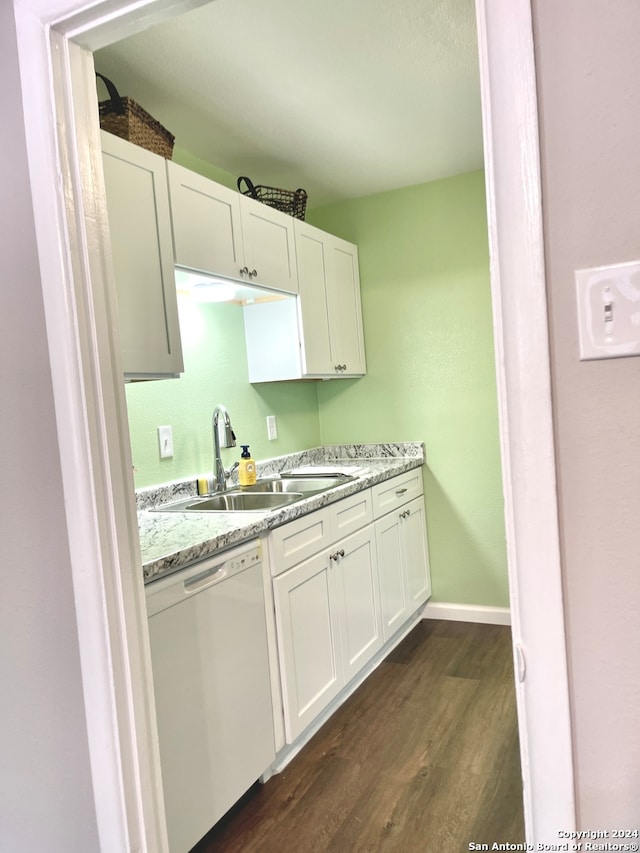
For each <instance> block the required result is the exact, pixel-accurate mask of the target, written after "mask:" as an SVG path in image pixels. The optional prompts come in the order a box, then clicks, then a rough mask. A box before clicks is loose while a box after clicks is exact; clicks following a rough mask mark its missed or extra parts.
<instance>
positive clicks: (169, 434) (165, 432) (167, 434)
mask: <svg viewBox="0 0 640 853" xmlns="http://www.w3.org/2000/svg"><path fill="white" fill-rule="evenodd" d="M158 447H159V448H160V459H170V458H171V457H172V456H173V430H172V429H171V427H170V426H159V427H158Z"/></svg>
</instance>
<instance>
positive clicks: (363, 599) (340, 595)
mask: <svg viewBox="0 0 640 853" xmlns="http://www.w3.org/2000/svg"><path fill="white" fill-rule="evenodd" d="M273 586H274V601H275V610H276V627H277V631H278V643H279V651H280V667H281V678H282V688H283V704H284V722H285V732H286V739H287V743H293V742H294V741H295V740H296V738H297V737H298V736H299V735H300V734H301V733H302V732H303V731H304V729H305V728H306V727H307V726H308V725H309V724H310V723H312V722H313V720H314V719H315V718H316V717H317V716H318V714H319V713H320V712H321V711H322V710H323V709H324V708H326V707H327V705H328V704H329V703H330V702H331V701H332V700H333V699H334V698H335V697H336V696H337V695H338V693H339V692H340V690H341V689H342V687H343V686H344V685H345V684H347V683H348V682H349V681H350V680H351V678H352V677H353V676H354V675H355V674H356V673H357V672H359V670H360V669H361V668H362V667H363V666H364V665H365V664H366V663H367V662H368V661H369V660H370V659H371V658H372V657H373V655H374V654H375V653H376V652H377V651H378V650H379V649H380V648H381V647H382V642H383V640H382V624H381V619H380V595H379V590H378V578H377V561H376V552H375V538H374V532H373V527H372V525H370V524H369V525H367V527H365V528H363V529H362V530H359V531H358V532H357V533H354V534H352V535H351V536H349V537H347V538H346V539H344V540H341V541H340V542H339V543H337V544H336V545H333V546H332V547H331V548H329V549H325V550H324V551H321V552H320V553H319V554H316V555H315V556H313V557H310V558H309V559H307V560H305V561H304V562H302V563H300V564H299V565H298V566H296V567H295V568H293V569H290V570H289V571H287V572H285V573H284V574H282V575H279V576H278V577H276V578H275V579H274V582H273Z"/></svg>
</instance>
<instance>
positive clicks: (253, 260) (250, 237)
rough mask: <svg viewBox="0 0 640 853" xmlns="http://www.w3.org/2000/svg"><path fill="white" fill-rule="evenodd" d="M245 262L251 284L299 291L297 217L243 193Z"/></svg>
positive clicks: (241, 197) (241, 200)
mask: <svg viewBox="0 0 640 853" xmlns="http://www.w3.org/2000/svg"><path fill="white" fill-rule="evenodd" d="M239 198H240V210H241V213H242V238H243V241H244V262H245V266H246V267H247V269H248V273H245V275H244V276H243V278H246V277H247V276H248V278H249V281H250V282H251V284H260V285H262V286H264V287H274V288H276V289H278V290H284V291H286V292H287V293H297V292H298V267H297V264H296V247H295V237H294V232H293V223H294V221H295V220H294V219H292V217H291V216H288V215H287V214H286V213H281V212H280V211H279V210H274V209H273V208H272V207H269V206H268V205H266V204H262V203H261V202H259V201H256V200H255V199H252V198H247V197H246V196H244V195H240V196H239Z"/></svg>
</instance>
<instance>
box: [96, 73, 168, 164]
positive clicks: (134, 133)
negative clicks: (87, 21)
mask: <svg viewBox="0 0 640 853" xmlns="http://www.w3.org/2000/svg"><path fill="white" fill-rule="evenodd" d="M96 77H99V78H100V79H101V80H102V81H103V83H104V84H105V86H106V87H107V90H108V92H109V100H108V101H100V102H99V104H98V110H99V112H100V127H101V128H102V129H103V130H106V131H108V132H109V133H113V134H114V136H120V137H121V138H122V139H127V140H128V141H129V142H133V144H134V145H139V146H140V147H141V148H146V149H147V151H152V152H153V153H154V154H159V155H160V156H161V157H164V158H165V160H171V158H172V156H173V143H174V141H175V136H174V135H173V134H172V133H169V131H168V130H167V129H166V127H163V126H162V125H161V124H160V122H159V121H158V120H157V119H155V118H154V117H153V116H152V115H149V113H148V112H147V111H146V110H145V109H143V108H142V107H141V106H140V104H138V103H136V101H134V100H133V99H132V98H127V97H126V96H121V95H119V94H118V90H117V89H116V87H115V86H114V85H113V83H112V82H111V80H108V79H107V78H106V77H103V75H102V74H98V72H97V71H96Z"/></svg>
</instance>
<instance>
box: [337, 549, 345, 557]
mask: <svg viewBox="0 0 640 853" xmlns="http://www.w3.org/2000/svg"><path fill="white" fill-rule="evenodd" d="M338 557H344V548H341V549H340V550H339V551H338Z"/></svg>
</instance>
